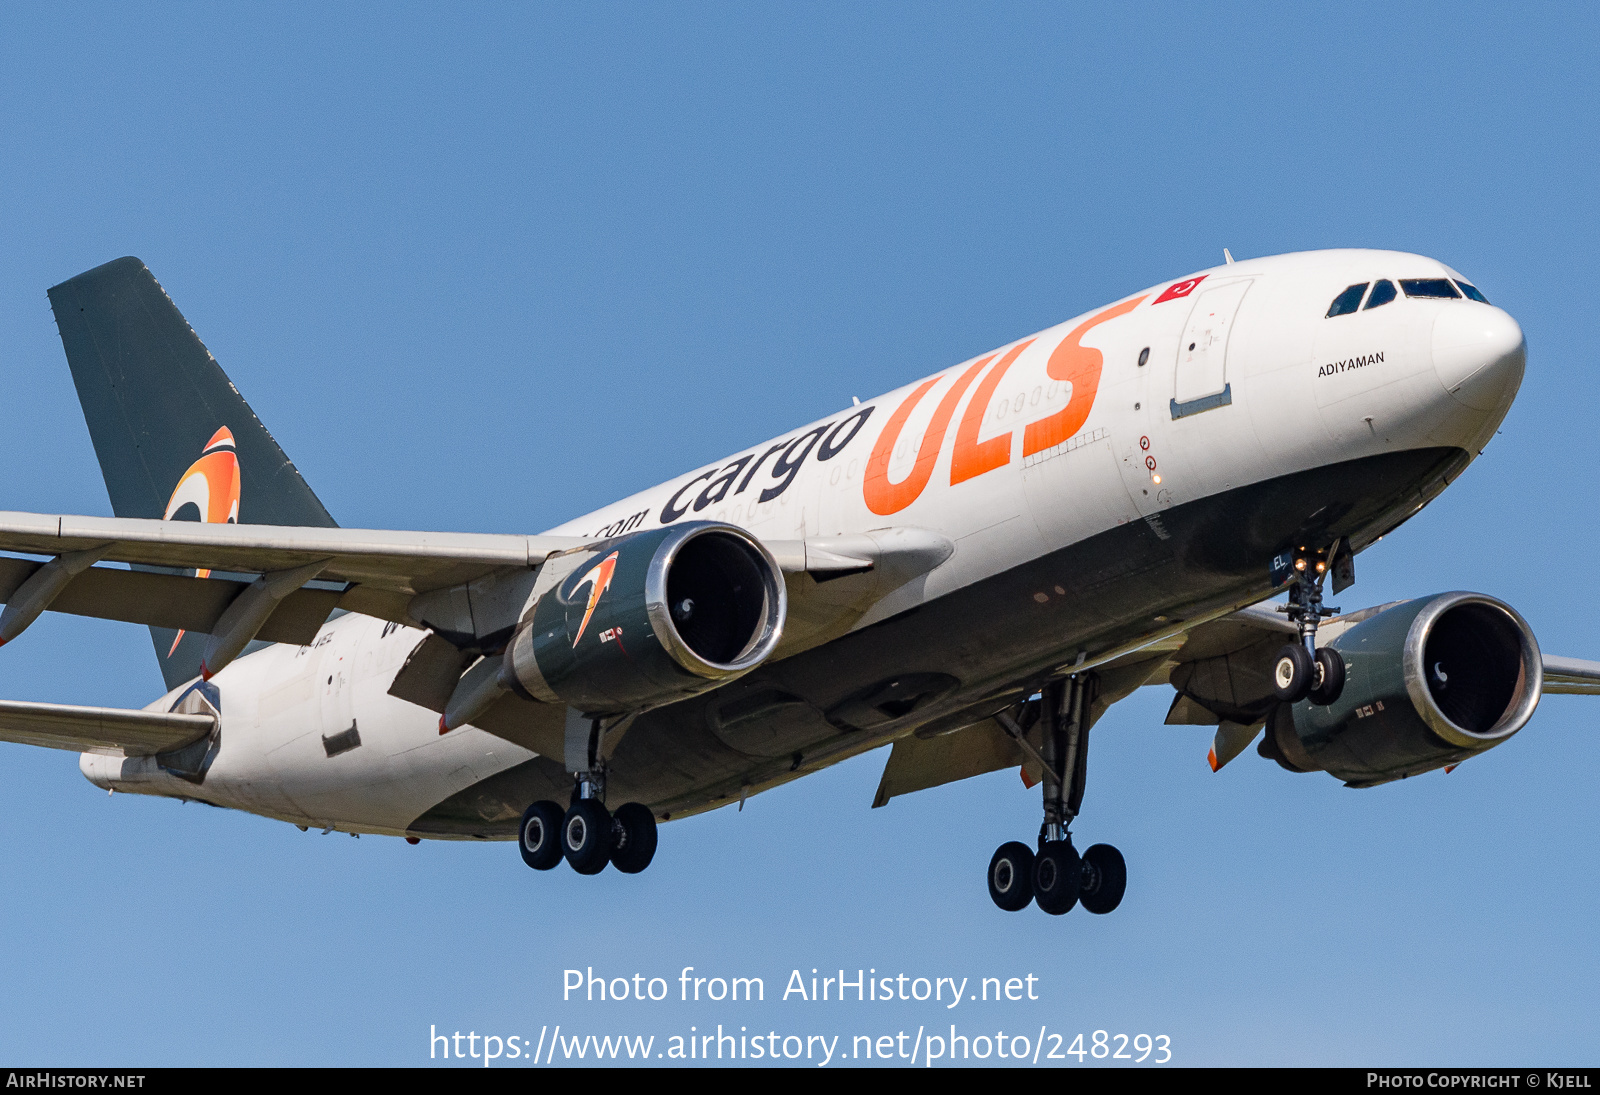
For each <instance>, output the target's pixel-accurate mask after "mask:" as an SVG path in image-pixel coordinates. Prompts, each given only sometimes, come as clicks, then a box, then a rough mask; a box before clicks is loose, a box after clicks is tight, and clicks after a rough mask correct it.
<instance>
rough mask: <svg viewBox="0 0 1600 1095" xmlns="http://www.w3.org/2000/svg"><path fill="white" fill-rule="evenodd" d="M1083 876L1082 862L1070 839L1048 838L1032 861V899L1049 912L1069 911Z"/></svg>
mask: <svg viewBox="0 0 1600 1095" xmlns="http://www.w3.org/2000/svg"><path fill="white" fill-rule="evenodd" d="M1082 876H1083V864H1082V862H1081V861H1080V860H1079V859H1078V853H1077V852H1076V851H1075V850H1074V849H1073V847H1072V842H1071V841H1067V840H1051V841H1047V842H1046V843H1045V846H1044V847H1043V848H1041V849H1039V854H1038V855H1037V856H1035V857H1034V861H1033V899H1034V900H1035V901H1036V902H1038V905H1039V908H1041V909H1043V910H1044V911H1045V912H1047V913H1049V914H1050V915H1051V916H1060V915H1061V914H1062V913H1067V912H1071V911H1072V906H1074V905H1076V904H1077V903H1078V886H1079V880H1080V879H1081V878H1082Z"/></svg>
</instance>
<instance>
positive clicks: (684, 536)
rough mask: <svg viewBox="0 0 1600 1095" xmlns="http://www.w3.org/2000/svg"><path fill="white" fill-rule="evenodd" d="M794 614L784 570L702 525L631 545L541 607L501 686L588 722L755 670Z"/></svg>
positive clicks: (612, 544)
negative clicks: (571, 709) (789, 613)
mask: <svg viewBox="0 0 1600 1095" xmlns="http://www.w3.org/2000/svg"><path fill="white" fill-rule="evenodd" d="M787 607H788V606H787V595H786V592H785V589H784V583H783V574H782V572H780V571H779V569H778V564H777V563H776V562H775V561H774V560H773V558H772V555H771V554H770V553H769V552H768V551H767V549H766V548H765V547H763V546H762V544H761V542H760V541H759V540H757V539H755V537H753V536H751V535H750V534H749V533H748V532H745V531H744V530H743V529H740V528H736V527H734V526H732V525H719V524H712V523H710V522H705V521H697V522H690V523H685V524H682V525H673V526H671V527H669V528H662V529H653V530H651V531H649V532H638V533H634V534H632V535H630V536H624V537H621V538H618V539H615V540H609V541H607V542H605V543H604V544H602V545H600V548H599V550H597V551H596V552H595V553H594V554H593V555H592V556H591V557H590V558H588V559H587V560H585V562H584V563H583V565H581V566H579V567H578V568H577V569H576V570H574V571H573V572H572V573H571V574H569V575H567V576H566V577H565V578H564V579H562V581H561V582H560V583H559V584H558V585H557V586H556V587H555V588H554V589H552V590H550V591H549V592H547V593H545V594H543V595H542V596H541V597H540V598H539V600H538V602H537V603H536V604H535V605H534V608H533V613H532V617H531V619H529V620H528V621H527V622H526V623H525V624H523V626H522V627H521V628H520V629H519V630H518V631H517V633H516V635H515V636H514V637H513V638H512V640H511V644H510V646H509V647H508V648H507V650H506V663H505V664H506V668H507V669H509V673H506V674H505V677H504V678H503V679H506V681H507V683H508V684H510V685H511V686H512V687H513V688H516V689H518V690H519V691H522V692H524V694H525V695H526V697H527V698H530V699H535V700H539V701H541V702H544V703H561V704H566V705H568V706H571V707H575V708H577V709H578V710H580V711H582V712H584V713H585V714H591V715H600V714H608V713H617V712H623V711H634V710H639V709H641V708H645V707H653V706H657V705H659V704H662V703H666V702H669V701H671V700H674V699H678V698H680V697H683V696H687V695H692V694H694V693H696V692H704V691H706V690H707V689H710V688H715V687H717V686H718V685H720V684H723V683H726V682H727V681H729V680H731V679H732V678H734V677H737V676H739V675H741V674H743V673H747V672H749V671H750V670H752V669H754V668H755V667H756V666H758V665H760V664H761V662H762V661H764V660H765V659H766V657H767V655H769V654H771V653H772V650H773V648H774V647H775V646H777V645H778V640H779V638H781V637H782V634H783V621H784V614H785V612H786V611H787Z"/></svg>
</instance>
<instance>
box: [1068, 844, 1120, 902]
mask: <svg viewBox="0 0 1600 1095" xmlns="http://www.w3.org/2000/svg"><path fill="white" fill-rule="evenodd" d="M1081 873H1082V881H1081V882H1080V884H1079V888H1078V901H1079V902H1080V903H1081V904H1082V905H1083V907H1084V908H1085V909H1087V910H1088V911H1089V912H1092V913H1099V914H1101V915H1104V914H1106V913H1108V912H1110V911H1111V910H1113V909H1115V908H1116V907H1117V906H1118V905H1120V904H1122V895H1123V893H1124V892H1126V891H1127V889H1128V864H1127V862H1126V861H1125V860H1124V859H1123V858H1122V853H1121V852H1119V851H1117V850H1116V849H1115V848H1113V847H1112V846H1111V845H1109V844H1096V845H1094V846H1093V847H1092V848H1090V849H1089V850H1088V851H1086V852H1084V853H1083V868H1082V872H1081Z"/></svg>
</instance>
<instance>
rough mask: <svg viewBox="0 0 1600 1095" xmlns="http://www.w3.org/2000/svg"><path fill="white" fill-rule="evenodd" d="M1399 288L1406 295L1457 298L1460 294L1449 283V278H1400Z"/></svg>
mask: <svg viewBox="0 0 1600 1095" xmlns="http://www.w3.org/2000/svg"><path fill="white" fill-rule="evenodd" d="M1400 288H1402V289H1404V290H1405V291H1406V296H1408V297H1449V298H1450V299H1451V300H1457V299H1459V298H1460V296H1461V294H1460V293H1458V292H1456V287H1455V286H1454V285H1451V284H1450V279H1449V278H1401V279H1400Z"/></svg>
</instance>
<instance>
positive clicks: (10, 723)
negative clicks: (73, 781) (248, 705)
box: [0, 700, 217, 757]
mask: <svg viewBox="0 0 1600 1095" xmlns="http://www.w3.org/2000/svg"><path fill="white" fill-rule="evenodd" d="M216 724H217V720H216V719H215V718H214V717H213V716H211V715H188V714H182V713H178V712H172V713H168V712H160V711H128V710H124V709H122V708H118V707H77V706H73V705H69V704H59V703H22V702H19V701H16V700H0V741H14V742H17V743H18V744H20V745H42V746H44V747H46V748H48V749H69V750H71V751H72V752H74V753H107V754H111V755H113V756H130V757H132V756H150V755H154V754H156V753H168V752H171V751H172V750H174V749H181V748H182V747H183V746H185V745H188V744H190V743H192V742H196V741H199V740H200V739H201V738H203V737H205V736H206V735H207V734H209V733H211V731H212V729H213V728H214V727H215V726H216Z"/></svg>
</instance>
